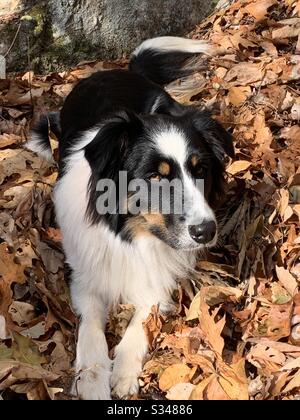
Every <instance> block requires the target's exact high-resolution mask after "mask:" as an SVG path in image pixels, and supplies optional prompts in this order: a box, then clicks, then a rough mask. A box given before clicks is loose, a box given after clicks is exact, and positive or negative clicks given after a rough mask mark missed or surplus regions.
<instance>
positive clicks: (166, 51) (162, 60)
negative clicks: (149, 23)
mask: <svg viewBox="0 0 300 420" xmlns="http://www.w3.org/2000/svg"><path fill="white" fill-rule="evenodd" d="M200 53H205V54H208V55H212V46H211V45H210V43H209V42H207V41H199V40H193V39H187V38H180V37H175V36H162V37H158V38H152V39H148V40H146V41H144V42H143V43H142V44H141V45H140V46H139V47H137V48H136V50H135V51H134V52H133V53H132V57H131V60H130V63H129V69H130V70H132V71H134V72H135V73H139V74H141V75H142V76H144V77H146V78H147V79H149V80H151V81H152V82H154V83H157V84H158V85H160V86H164V85H166V84H168V83H170V82H172V81H173V80H176V79H179V78H180V77H184V76H187V75H189V74H190V73H191V72H194V71H195V67H194V68H191V67H188V66H186V64H187V60H188V59H189V58H191V57H193V56H194V55H195V54H200Z"/></svg>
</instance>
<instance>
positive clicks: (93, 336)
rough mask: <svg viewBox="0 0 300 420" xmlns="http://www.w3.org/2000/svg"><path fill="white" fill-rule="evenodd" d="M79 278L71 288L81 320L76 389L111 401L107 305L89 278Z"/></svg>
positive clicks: (86, 395) (84, 395) (80, 393)
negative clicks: (83, 279) (94, 290)
mask: <svg viewBox="0 0 300 420" xmlns="http://www.w3.org/2000/svg"><path fill="white" fill-rule="evenodd" d="M76 280H78V279H76ZM76 280H75V281H73V284H72V288H71V292H72V300H73V305H74V307H75V310H76V311H77V313H78V315H79V316H80V318H81V319H80V326H79V333H78V342H77V357H76V363H75V366H76V372H77V375H76V378H75V381H74V385H73V390H72V391H73V393H74V394H75V395H78V396H79V397H80V398H81V399H85V400H108V399H110V398H111V397H110V375H111V363H112V362H111V360H110V359H109V357H108V348H107V343H106V339H105V335H104V330H105V323H106V307H105V304H104V303H103V300H102V299H101V296H99V295H97V294H95V293H92V292H91V290H89V287H88V282H87V281H86V280H87V279H85V282H80V281H79V282H78V281H76Z"/></svg>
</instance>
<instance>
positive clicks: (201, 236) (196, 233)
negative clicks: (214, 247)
mask: <svg viewBox="0 0 300 420" xmlns="http://www.w3.org/2000/svg"><path fill="white" fill-rule="evenodd" d="M216 231H217V225H216V222H215V221H214V220H210V221H207V222H203V223H201V224H200V225H190V226H189V234H190V236H191V238H193V239H194V241H196V242H198V243H199V244H207V243H209V242H211V241H212V240H213V239H214V237H215V235H216Z"/></svg>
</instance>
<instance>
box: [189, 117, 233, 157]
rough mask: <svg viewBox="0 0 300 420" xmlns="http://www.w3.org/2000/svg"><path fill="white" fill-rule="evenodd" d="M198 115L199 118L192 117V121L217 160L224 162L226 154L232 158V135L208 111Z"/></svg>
mask: <svg viewBox="0 0 300 420" xmlns="http://www.w3.org/2000/svg"><path fill="white" fill-rule="evenodd" d="M200 115H201V118H196V119H194V123H195V125H196V128H197V130H198V131H199V132H200V133H201V135H202V136H203V138H204V140H205V141H206V143H207V145H208V146H209V148H210V149H211V151H212V152H213V154H214V155H215V157H216V158H217V159H218V161H219V162H221V163H224V162H225V157H226V156H229V157H231V158H234V156H235V153H234V146H233V141H232V135H231V134H230V133H229V132H228V131H227V130H225V128H224V127H223V126H222V124H220V123H219V122H218V121H216V120H215V119H213V118H212V117H211V115H210V113H209V112H207V111H204V112H202V113H201V114H200Z"/></svg>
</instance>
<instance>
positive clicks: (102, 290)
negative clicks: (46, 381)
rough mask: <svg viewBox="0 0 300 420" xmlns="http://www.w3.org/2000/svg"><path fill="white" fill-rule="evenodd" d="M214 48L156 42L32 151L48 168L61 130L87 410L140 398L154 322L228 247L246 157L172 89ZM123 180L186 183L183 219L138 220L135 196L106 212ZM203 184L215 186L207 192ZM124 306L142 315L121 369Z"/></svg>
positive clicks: (62, 222)
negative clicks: (226, 212) (117, 310)
mask: <svg viewBox="0 0 300 420" xmlns="http://www.w3.org/2000/svg"><path fill="white" fill-rule="evenodd" d="M210 49H211V46H210V45H209V44H208V43H207V42H205V41H197V40H190V39H183V38H178V37H158V38H153V39H150V40H146V41H144V42H143V43H142V44H141V45H140V46H139V47H138V48H137V49H136V50H135V51H134V52H133V54H132V57H131V60H130V64H129V69H128V70H121V69H116V70H109V71H103V72H98V73H95V74H93V75H91V76H90V77H89V78H87V79H84V80H82V81H80V82H79V83H78V84H77V85H76V86H75V88H74V89H73V90H72V92H71V93H70V94H69V95H68V97H67V98H66V100H65V103H64V106H63V108H62V110H61V112H60V113H50V114H49V115H47V116H44V117H42V119H41V120H40V122H39V123H38V125H37V126H36V127H35V128H34V129H33V130H32V137H31V140H30V141H29V143H28V146H27V147H28V148H29V149H31V150H32V151H35V152H37V153H40V154H41V155H42V156H43V157H45V158H47V159H51V158H52V153H51V147H50V142H49V138H48V131H49V125H50V128H51V130H52V132H54V134H55V135H56V136H57V138H58V139H59V177H58V181H57V184H56V186H55V189H54V203H55V209H56V217H57V221H58V224H59V226H60V228H61V231H62V237H63V248H64V251H65V255H66V260H67V262H68V264H69V265H70V267H71V269H72V282H71V296H72V302H73V306H74V309H75V311H76V313H77V314H78V316H79V317H80V326H79V332H78V342H77V356H76V362H75V367H76V372H77V373H78V375H77V379H76V381H75V384H74V390H75V391H76V393H77V395H78V396H79V397H80V398H81V399H94V400H98V399H100V400H102V399H110V398H111V394H113V395H116V396H117V397H119V398H124V397H127V396H129V395H132V394H135V393H137V392H138V389H139V383H138V376H139V374H140V372H141V370H142V363H143V359H144V358H145V356H146V354H147V351H148V342H147V338H146V335H145V332H144V330H143V321H145V319H146V318H147V316H148V315H149V313H150V312H151V308H152V306H153V305H159V308H160V310H161V311H168V310H169V309H170V307H171V306H172V305H173V302H172V298H171V295H172V292H173V291H174V289H175V288H176V287H177V282H178V280H179V279H180V278H184V277H185V276H187V274H188V273H189V272H190V270H191V269H193V267H194V266H195V263H196V257H197V253H198V252H199V250H201V249H203V248H205V247H210V246H213V245H215V244H216V241H217V221H216V216H215V213H214V208H215V205H216V203H217V202H218V200H219V199H220V196H221V195H222V194H223V193H224V182H225V162H226V159H227V157H228V156H229V157H231V158H233V157H234V147H233V142H232V137H231V135H230V134H229V132H227V131H226V130H225V129H224V128H223V127H222V125H221V124H220V123H218V122H217V121H216V120H215V119H213V118H212V117H211V116H210V114H209V113H208V112H207V111H203V110H202V111H200V110H198V109H197V108H195V107H192V106H184V105H181V104H179V103H178V102H176V101H175V100H174V99H172V97H171V96H170V95H169V94H168V93H167V92H166V91H165V90H164V85H166V84H167V83H169V82H171V81H173V80H175V79H177V78H179V77H182V76H183V75H185V74H186V72H187V70H185V67H184V63H186V60H188V59H189V58H190V57H192V56H193V55H195V54H201V53H202V54H209V53H210ZM120 173H122V174H126V177H127V178H126V182H125V183H126V186H128V184H129V183H130V182H131V181H133V180H136V179H139V180H142V181H143V182H144V184H145V185H147V186H149V185H150V184H151V185H152V184H155V183H159V182H161V181H162V180H166V181H172V180H174V179H179V180H180V181H181V184H182V185H183V187H184V199H183V200H181V199H180V200H179V201H180V202H183V207H182V211H180V212H178V213H175V212H174V211H173V212H172V211H170V212H169V213H168V214H164V213H163V212H162V211H160V209H158V208H157V207H156V208H155V209H154V211H149V208H148V210H147V205H144V207H143V208H141V209H140V211H139V212H135V213H134V214H133V213H130V212H127V213H126V212H124V211H123V209H124V203H125V204H130V203H131V200H132V197H133V196H132V193H128V195H127V197H125V199H124V200H123V199H122V200H121V199H120V197H117V198H116V199H113V202H114V204H115V208H114V211H111V212H107V213H106V214H105V212H101V211H100V212H99V211H98V207H99V206H97V203H98V204H99V202H98V201H99V198H101V197H102V196H103V195H105V194H106V200H104V201H102V204H103V203H104V204H105V202H106V204H107V201H109V200H110V198H111V193H109V194H107V191H104V190H103V191H102V190H101V191H99V188H97V185H98V182H99V180H109V181H110V182H112V183H113V185H115V186H116V188H115V191H116V190H117V189H118V186H120V183H121V182H122V180H120V176H119V175H120ZM197 179H202V180H204V191H202V189H201V188H199V187H198V185H197V183H196V180H197ZM171 201H172V202H173V204H174V194H173V195H172V194H171ZM146 203H147V204H151V197H150V198H147V199H146ZM100 207H101V206H100ZM121 210H122V211H121ZM119 302H122V303H125V304H133V305H134V306H135V314H134V316H133V318H132V320H131V322H130V324H129V326H128V328H127V330H126V333H125V335H124V337H123V338H122V340H121V342H120V343H119V344H118V345H117V347H116V349H115V355H114V360H113V361H112V360H111V359H110V358H109V356H108V347H107V342H106V339H105V325H106V321H107V315H108V312H109V309H110V308H111V307H113V306H115V305H116V304H118V303H119Z"/></svg>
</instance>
